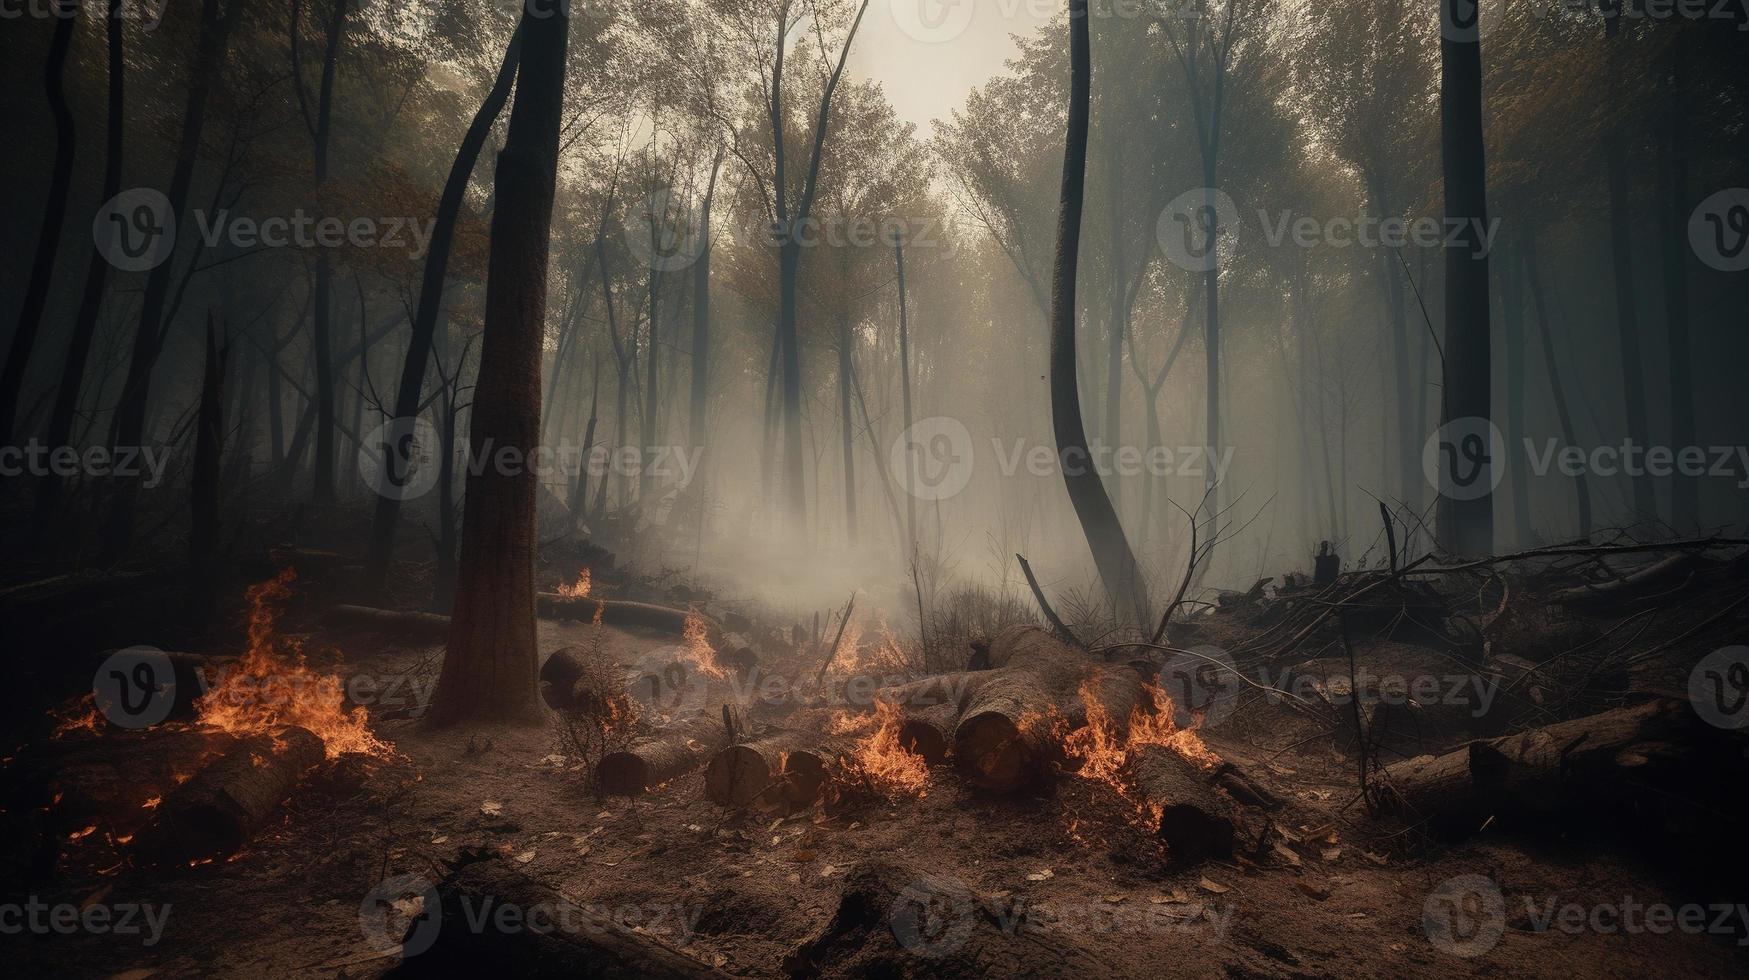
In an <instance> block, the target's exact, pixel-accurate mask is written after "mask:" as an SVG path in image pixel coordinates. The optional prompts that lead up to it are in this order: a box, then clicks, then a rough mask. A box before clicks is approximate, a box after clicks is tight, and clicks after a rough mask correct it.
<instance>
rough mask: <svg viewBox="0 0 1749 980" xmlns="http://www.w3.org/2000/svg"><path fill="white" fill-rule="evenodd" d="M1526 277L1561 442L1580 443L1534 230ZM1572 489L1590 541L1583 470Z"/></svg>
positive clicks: (1526, 254) (1527, 247)
mask: <svg viewBox="0 0 1749 980" xmlns="http://www.w3.org/2000/svg"><path fill="white" fill-rule="evenodd" d="M1524 278H1525V284H1526V285H1527V286H1529V288H1530V299H1531V308H1532V309H1533V310H1535V311H1536V326H1537V334H1538V336H1539V338H1540V339H1541V341H1542V352H1543V367H1544V369H1545V370H1547V371H1548V375H1549V394H1550V395H1552V396H1554V399H1555V417H1556V419H1557V420H1558V421H1559V422H1560V426H1561V441H1562V442H1563V443H1564V444H1566V445H1569V446H1577V445H1579V436H1578V433H1577V431H1576V430H1575V428H1574V426H1573V412H1572V408H1571V406H1570V403H1569V402H1568V401H1567V389H1566V387H1565V386H1564V385H1563V384H1562V383H1561V368H1560V365H1559V364H1558V363H1557V362H1556V361H1555V339H1554V336H1553V334H1552V333H1551V332H1550V330H1549V316H1548V308H1547V306H1546V304H1545V303H1544V300H1543V287H1542V281H1541V277H1540V276H1539V275H1538V273H1537V264H1536V236H1535V234H1534V232H1533V233H1532V234H1529V235H1527V236H1525V241H1524ZM1573 490H1574V492H1575V493H1576V494H1577V495H1578V507H1579V537H1580V538H1581V539H1585V540H1589V539H1590V537H1591V484H1590V483H1588V482H1587V477H1586V476H1585V471H1584V470H1583V469H1580V470H1578V471H1576V472H1575V473H1574V474H1573Z"/></svg>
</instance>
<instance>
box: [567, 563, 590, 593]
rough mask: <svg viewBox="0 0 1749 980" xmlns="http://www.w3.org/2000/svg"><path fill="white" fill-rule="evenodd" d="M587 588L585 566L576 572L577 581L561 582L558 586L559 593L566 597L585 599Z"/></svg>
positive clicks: (587, 572)
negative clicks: (564, 583)
mask: <svg viewBox="0 0 1749 980" xmlns="http://www.w3.org/2000/svg"><path fill="white" fill-rule="evenodd" d="M589 588H590V576H589V569H587V568H585V569H583V570H582V571H580V572H578V573H577V582H576V584H575V585H563V584H561V585H560V586H559V595H560V596H562V597H563V598H566V599H587V598H589Z"/></svg>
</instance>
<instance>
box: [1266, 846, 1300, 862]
mask: <svg viewBox="0 0 1749 980" xmlns="http://www.w3.org/2000/svg"><path fill="white" fill-rule="evenodd" d="M1270 853H1272V854H1274V855H1275V856H1276V857H1278V858H1281V859H1282V860H1283V861H1286V862H1287V863H1288V864H1290V865H1292V866H1293V867H1296V868H1297V867H1299V866H1300V856H1299V855H1298V854H1295V853H1294V849H1293V848H1291V847H1289V846H1287V845H1286V844H1283V843H1282V842H1280V841H1276V842H1275V846H1274V847H1272V848H1270Z"/></svg>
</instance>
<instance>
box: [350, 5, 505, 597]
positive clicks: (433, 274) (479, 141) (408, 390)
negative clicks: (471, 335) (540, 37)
mask: <svg viewBox="0 0 1749 980" xmlns="http://www.w3.org/2000/svg"><path fill="white" fill-rule="evenodd" d="M521 39H522V31H521V30H520V28H519V29H518V30H517V31H516V32H515V33H513V34H512V35H511V36H510V43H509V44H508V45H506V46H505V48H504V61H503V62H502V63H501V64H500V65H499V66H498V74H497V76H496V77H495V78H494V79H493V81H492V88H491V89H490V90H489V91H488V92H487V93H486V98H485V100H484V101H482V102H481V103H480V108H479V109H478V110H477V111H476V112H475V113H474V118H473V121H472V122H471V123H469V124H468V131H467V133H466V134H465V135H464V136H463V137H462V142H461V146H460V148H459V149H457V150H456V155H455V161H454V162H453V163H451V164H450V168H449V177H448V178H447V179H446V180H445V181H444V184H443V195H442V196H441V197H440V198H438V202H437V220H436V224H435V225H434V226H433V228H432V230H431V246H430V250H429V251H428V252H427V254H426V257H425V272H424V275H423V277H422V278H421V279H420V282H419V305H418V307H417V309H416V310H415V312H414V314H413V333H412V335H411V336H410V337H408V339H407V358H406V360H405V361H403V362H402V364H401V383H400V386H399V387H398V388H396V390H395V415H394V420H393V425H392V426H391V432H390V435H391V438H395V439H401V438H409V437H410V436H411V427H412V421H413V419H414V417H415V416H417V415H418V414H419V403H420V398H421V392H423V391H424V389H425V365H426V362H428V361H429V360H430V359H431V348H432V341H433V338H434V337H435V336H436V333H437V321H438V308H439V307H440V306H441V305H442V304H443V285H444V280H445V279H446V277H447V272H448V269H449V253H450V250H451V248H452V247H453V246H454V244H455V227H456V221H457V219H458V218H459V216H460V214H461V208H462V200H463V198H464V197H465V196H466V195H467V190H468V180H469V179H470V177H471V176H472V175H473V172H474V165H475V163H477V162H478V161H479V158H480V150H481V148H482V147H484V146H485V145H486V136H487V135H488V134H490V133H491V131H492V124H493V122H494V121H496V120H497V118H498V114H499V113H500V112H502V111H503V109H504V103H505V101H506V100H507V99H509V97H510V86H511V83H512V82H513V81H515V79H516V64H517V58H518V56H519V54H520V52H521V47H522V45H521ZM372 448H376V449H377V450H378V451H380V452H381V453H382V454H383V459H384V464H385V465H387V464H388V460H389V459H390V458H391V454H392V453H393V452H394V450H395V448H396V447H393V446H381V447H372ZM400 512H401V501H400V497H399V496H397V495H395V494H392V493H389V494H383V495H381V496H379V497H378V498H377V503H376V516H375V518H374V519H373V520H372V522H371V528H370V544H369V550H368V551H367V552H366V555H365V563H364V572H365V574H364V586H365V589H366V591H367V592H368V593H369V594H370V595H372V596H374V597H380V596H381V594H382V590H383V585H384V583H385V582H386V580H387V577H388V572H389V560H390V558H391V557H393V554H394V549H395V527H396V523H397V521H398V520H399V517H400Z"/></svg>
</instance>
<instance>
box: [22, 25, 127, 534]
mask: <svg viewBox="0 0 1749 980" xmlns="http://www.w3.org/2000/svg"><path fill="white" fill-rule="evenodd" d="M123 2H124V0H109V10H108V15H107V16H106V17H105V19H104V32H105V34H106V35H107V37H108V41H109V105H108V112H107V118H106V122H105V125H106V127H107V128H106V132H105V136H104V144H103V192H102V200H103V201H109V200H110V199H112V198H114V197H115V196H116V195H117V194H119V193H120V192H121V163H122V141H123V137H124V135H125V134H124V133H123V132H122V122H123V108H124V105H125V102H124V99H123V95H124V89H125V81H126V70H127V62H126V59H125V57H124V50H123V43H124V42H123V33H122V17H121V14H122V4H123ZM108 277H109V260H107V259H105V258H104V257H103V253H102V252H101V251H99V250H98V249H97V248H95V247H93V248H92V249H91V257H90V259H89V261H88V264H87V265H86V268H85V290H84V292H83V294H81V296H80V297H79V312H78V314H76V315H75V316H74V318H73V333H72V336H71V337H69V338H68V340H67V356H66V359H65V360H64V361H62V363H61V383H60V385H59V386H58V387H56V389H55V405H54V408H53V409H52V410H51V411H50V413H49V435H48V444H49V445H51V446H70V445H72V444H73V416H74V415H76V414H77V413H78V411H79V392H80V390H81V389H82V388H83V387H84V384H85V365H86V362H87V361H89V360H90V358H91V341H92V338H93V337H95V336H96V335H97V314H98V313H99V311H101V309H102V308H103V291H104V286H105V284H106V283H107V282H108ZM7 429H10V426H8V427H7ZM0 441H4V440H0ZM65 488H66V485H65V483H64V482H63V481H62V479H61V477H60V476H59V475H57V474H55V473H54V472H53V471H52V470H51V471H50V472H49V473H47V474H45V475H44V476H43V478H42V479H41V480H40V481H38V482H37V485H36V526H37V527H38V528H47V527H49V526H50V525H51V524H53V523H55V521H54V520H53V518H54V517H55V512H56V511H57V510H59V509H60V505H61V496H62V493H63V491H64V490H65Z"/></svg>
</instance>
